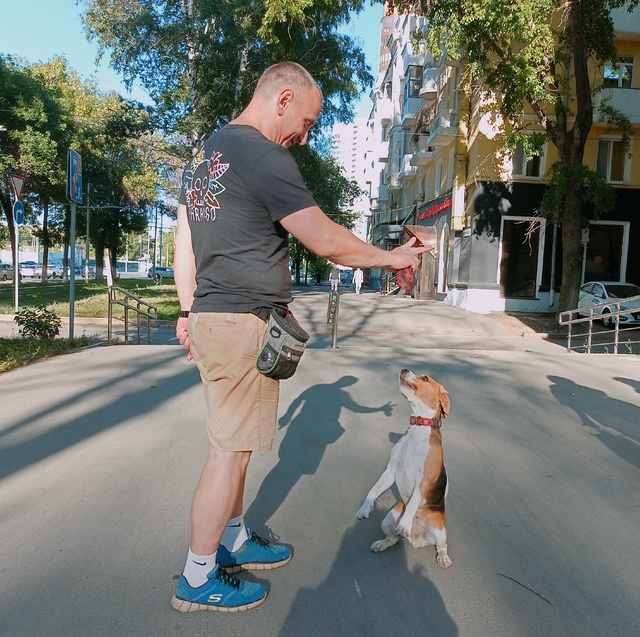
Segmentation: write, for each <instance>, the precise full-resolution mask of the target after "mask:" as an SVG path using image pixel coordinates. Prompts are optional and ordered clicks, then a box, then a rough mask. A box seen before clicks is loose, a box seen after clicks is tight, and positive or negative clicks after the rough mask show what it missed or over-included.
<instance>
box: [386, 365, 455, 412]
mask: <svg viewBox="0 0 640 637" xmlns="http://www.w3.org/2000/svg"><path fill="white" fill-rule="evenodd" d="M398 380H399V383H400V392H401V393H402V395H403V396H404V397H405V398H406V399H407V400H408V401H409V404H410V405H411V408H412V411H413V415H414V416H421V417H423V418H446V417H447V416H448V415H449V410H450V409H451V402H450V401H449V393H448V392H447V390H446V389H445V388H444V387H443V386H442V385H440V383H437V382H436V381H435V380H433V378H431V377H430V376H416V375H415V374H414V373H413V372H412V371H411V370H409V369H403V370H402V371H401V372H400V378H399V379H398Z"/></svg>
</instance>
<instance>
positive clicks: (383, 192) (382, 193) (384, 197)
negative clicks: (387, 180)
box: [378, 184, 389, 201]
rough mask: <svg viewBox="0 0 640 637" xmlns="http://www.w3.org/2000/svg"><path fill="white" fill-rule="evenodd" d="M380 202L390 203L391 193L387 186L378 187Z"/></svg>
mask: <svg viewBox="0 0 640 637" xmlns="http://www.w3.org/2000/svg"><path fill="white" fill-rule="evenodd" d="M378 201H389V191H388V190H387V184H380V186H379V187H378Z"/></svg>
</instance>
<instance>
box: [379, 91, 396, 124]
mask: <svg viewBox="0 0 640 637" xmlns="http://www.w3.org/2000/svg"><path fill="white" fill-rule="evenodd" d="M376 114H377V116H378V118H379V120H380V123H382V124H388V123H389V122H390V121H391V119H392V117H393V104H392V103H391V100H390V99H389V98H387V97H379V98H378V99H377V100H376Z"/></svg>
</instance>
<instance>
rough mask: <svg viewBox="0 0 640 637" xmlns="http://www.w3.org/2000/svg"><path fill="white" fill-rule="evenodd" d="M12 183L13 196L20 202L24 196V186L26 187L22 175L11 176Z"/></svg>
mask: <svg viewBox="0 0 640 637" xmlns="http://www.w3.org/2000/svg"><path fill="white" fill-rule="evenodd" d="M11 183H12V184H13V194H14V195H15V196H16V200H17V201H20V195H21V194H22V186H24V177H21V176H20V175H13V174H12V175H11Z"/></svg>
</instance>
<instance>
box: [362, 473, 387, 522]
mask: <svg viewBox="0 0 640 637" xmlns="http://www.w3.org/2000/svg"><path fill="white" fill-rule="evenodd" d="M393 482H394V476H393V473H392V472H391V471H390V470H389V467H387V468H386V469H385V470H384V471H383V472H382V475H381V476H380V477H379V478H378V481H377V482H376V483H375V484H374V485H373V486H372V487H371V489H370V491H369V493H367V497H366V498H365V500H364V502H363V503H362V506H361V507H360V508H359V509H358V512H357V513H356V517H357V518H358V520H364V519H365V518H368V517H369V514H370V513H371V511H373V505H374V503H375V501H376V500H377V499H378V498H379V497H380V495H381V494H383V493H384V492H385V491H386V490H387V489H390V488H391V486H392V485H393Z"/></svg>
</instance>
